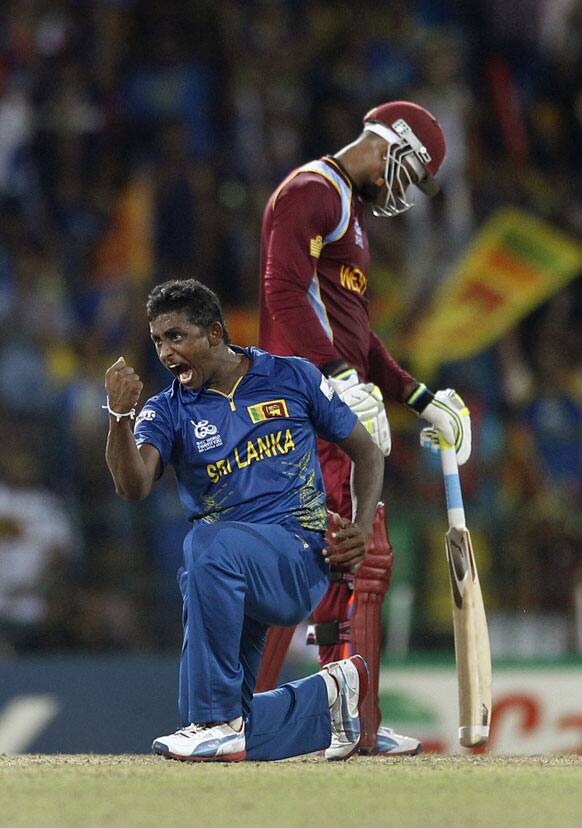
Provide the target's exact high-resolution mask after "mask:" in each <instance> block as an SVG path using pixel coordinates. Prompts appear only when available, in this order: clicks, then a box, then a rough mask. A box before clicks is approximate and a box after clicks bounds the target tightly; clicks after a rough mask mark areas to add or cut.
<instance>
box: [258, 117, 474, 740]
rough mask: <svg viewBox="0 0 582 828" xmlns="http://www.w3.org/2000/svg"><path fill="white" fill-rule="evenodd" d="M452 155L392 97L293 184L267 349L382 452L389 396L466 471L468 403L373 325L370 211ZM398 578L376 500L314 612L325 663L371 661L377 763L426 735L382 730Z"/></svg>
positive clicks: (270, 223)
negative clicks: (434, 433) (325, 389)
mask: <svg viewBox="0 0 582 828" xmlns="http://www.w3.org/2000/svg"><path fill="white" fill-rule="evenodd" d="M444 155H445V139H444V135H443V132H442V129H441V127H440V125H439V124H438V122H437V120H436V119H435V118H434V117H433V116H432V115H431V114H430V112H427V110H426V109H423V108H422V107H420V106H417V105H416V104H414V103H410V102H406V101H393V102H389V103H384V104H382V105H380V106H377V107H375V108H374V109H372V110H370V112H368V113H367V115H365V117H364V126H363V131H362V133H361V134H360V135H359V136H358V137H357V138H356V139H355V140H354V141H353V142H352V143H350V144H348V145H347V146H345V147H344V148H343V149H341V150H340V151H339V152H337V153H336V154H335V155H330V156H325V157H323V158H321V159H319V160H317V161H311V162H309V163H307V164H305V165H303V166H302V167H299V168H298V169H296V170H293V171H292V172H291V173H290V174H289V175H288V176H287V178H286V179H285V180H284V181H283V182H282V183H281V184H280V185H279V187H278V188H277V189H276V190H275V192H274V193H273V195H272V196H271V198H270V199H269V201H268V203H267V207H266V209H265V213H264V217H263V227H262V236H261V296H260V301H261V310H260V329H259V344H260V346H261V347H263V348H266V349H267V350H269V351H271V352H273V353H276V354H282V355H297V356H302V357H306V358H308V359H310V360H311V361H312V362H314V363H315V364H316V365H317V366H318V367H319V368H320V370H321V371H322V373H323V374H324V375H325V376H326V377H328V378H329V381H330V383H331V385H332V386H333V387H334V388H335V390H336V392H337V393H338V395H339V396H340V397H341V399H342V400H344V402H346V403H347V405H348V406H349V407H350V408H351V409H352V410H353V411H354V412H355V413H356V415H357V416H358V418H359V419H360V420H361V422H362V423H363V424H364V425H365V427H366V428H367V430H368V431H369V433H370V434H371V435H372V437H373V439H374V440H375V441H376V443H377V444H378V446H379V447H380V449H381V450H382V452H383V454H384V456H387V455H388V454H389V452H390V430H389V426H388V421H387V418H386V412H385V409H384V400H390V401H396V402H401V403H403V404H404V405H406V406H408V407H409V408H410V409H412V411H414V412H415V413H416V414H417V415H420V417H422V418H423V419H425V420H426V421H427V422H428V423H430V426H431V427H432V428H434V429H438V430H439V431H440V432H441V433H442V434H443V436H444V438H445V439H446V441H447V442H448V443H450V444H451V445H454V446H455V447H456V449H457V457H458V462H459V464H462V463H464V462H465V461H466V460H467V459H468V457H469V454H470V451H471V428H470V419H469V412H468V410H467V409H466V407H465V405H464V403H463V401H462V400H461V398H460V397H459V396H458V395H457V394H456V393H455V392H454V391H452V390H451V389H447V390H444V391H437V392H436V393H435V394H433V393H431V392H430V391H429V390H428V388H427V387H426V386H425V385H424V384H423V383H420V382H418V381H417V380H416V379H415V378H414V377H412V376H411V375H410V374H409V373H408V372H407V371H405V370H404V369H403V368H402V367H401V366H399V365H398V363H397V362H396V361H395V360H394V358H393V357H392V356H391V355H390V354H389V353H388V351H387V350H386V348H385V347H384V345H383V343H382V342H381V341H380V339H379V338H378V337H377V336H376V334H375V333H374V332H373V331H372V330H371V328H370V323H369V319H368V297H367V275H366V274H367V272H368V264H369V258H370V254H369V247H368V235H367V232H366V224H365V207H366V204H367V203H369V204H371V205H372V210H373V213H374V215H376V216H386V217H390V216H396V215H399V214H400V213H404V212H405V211H406V210H408V209H410V208H411V207H412V206H413V203H414V201H413V198H414V193H415V191H417V190H421V191H422V192H423V193H425V194H426V195H428V196H433V195H435V194H436V193H437V192H438V185H437V182H436V181H435V179H434V176H435V174H436V173H437V171H438V169H439V167H440V166H441V164H442V161H443V158H444ZM319 454H320V460H321V465H322V470H323V477H324V482H325V488H326V492H327V497H328V505H329V508H330V509H331V510H333V511H334V512H336V513H337V514H339V515H340V516H341V517H342V518H343V519H344V520H351V518H352V510H353V503H352V498H351V492H350V474H351V460H350V458H349V457H348V456H347V455H346V454H345V452H344V451H343V450H342V448H341V446H338V445H336V444H334V443H330V442H328V441H325V440H321V441H320V443H319ZM391 570H392V548H391V546H390V543H389V540H388V534H387V527H386V522H385V515H384V509H383V506H382V504H379V507H378V510H377V513H376V516H375V520H374V525H373V530H372V534H371V537H370V538H369V544H368V554H367V557H366V559H365V560H364V562H363V564H362V565H361V567H360V568H359V570H358V572H357V575H356V576H355V577H353V576H352V575H351V574H350V573H349V572H348V571H347V570H346V568H345V567H343V566H334V567H333V571H332V576H331V577H332V582H331V583H330V587H329V589H328V590H327V593H326V595H325V597H324V599H323V601H322V602H321V603H320V604H319V605H318V607H317V609H316V611H315V612H314V613H313V620H314V621H315V624H314V637H315V643H318V644H319V657H320V663H321V664H322V665H325V664H327V663H329V662H332V661H334V660H336V659H338V658H345V657H346V656H348V655H349V654H350V653H351V652H357V653H361V654H362V655H364V657H365V658H366V660H367V663H368V668H369V671H370V693H369V694H368V698H367V700H366V702H365V704H364V708H363V714H362V739H361V742H360V748H359V749H360V751H361V752H366V753H372V754H377V755H384V754H392V755H394V754H414V753H417V752H418V751H419V750H420V743H419V742H418V740H417V739H413V738H410V737H407V736H401V735H399V734H397V733H394V731H393V730H392V729H391V728H387V727H382V726H380V718H381V717H380V708H379V704H378V680H379V665H380V645H381V608H382V601H383V599H384V595H385V593H386V591H387V589H388V587H389V584H390V575H391ZM290 638H291V634H290V631H289V630H288V629H284V630H283V629H272V630H270V631H269V635H268V638H267V644H266V647H265V653H264V656H263V663H262V666H261V672H260V674H259V680H258V688H259V689H263V690H264V689H267V688H268V687H272V686H274V683H275V682H276V680H277V678H278V675H279V671H280V668H281V665H282V662H283V659H284V657H285V654H286V651H287V648H288V646H289V642H290Z"/></svg>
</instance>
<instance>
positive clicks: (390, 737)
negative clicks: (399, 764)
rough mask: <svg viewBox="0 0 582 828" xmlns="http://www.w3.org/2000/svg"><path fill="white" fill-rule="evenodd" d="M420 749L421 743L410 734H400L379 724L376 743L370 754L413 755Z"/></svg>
mask: <svg viewBox="0 0 582 828" xmlns="http://www.w3.org/2000/svg"><path fill="white" fill-rule="evenodd" d="M421 750H422V744H421V743H420V742H419V741H418V739H415V738H413V737H412V736H402V734H400V733H396V732H395V731H394V730H392V728H391V727H384V726H382V725H380V727H379V728H378V733H377V734H376V744H375V746H374V748H373V750H372V751H371V752H370V754H369V755H370V756H415V755H416V754H417V753H420V751H421Z"/></svg>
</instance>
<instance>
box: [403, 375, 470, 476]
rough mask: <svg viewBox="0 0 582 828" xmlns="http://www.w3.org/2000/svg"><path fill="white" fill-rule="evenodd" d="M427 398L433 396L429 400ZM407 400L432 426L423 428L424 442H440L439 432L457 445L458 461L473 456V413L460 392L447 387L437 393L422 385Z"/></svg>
mask: <svg viewBox="0 0 582 828" xmlns="http://www.w3.org/2000/svg"><path fill="white" fill-rule="evenodd" d="M426 400H429V401H428V404H426ZM407 403H408V405H410V406H411V407H412V408H414V409H415V411H416V412H417V414H419V415H420V416H421V417H422V418H423V419H424V420H427V422H429V423H430V424H431V426H432V428H430V429H423V432H422V434H421V437H420V442H421V445H428V444H429V443H430V442H431V441H432V442H433V444H434V445H435V446H436V445H438V442H439V441H438V435H437V434H435V432H438V433H439V434H440V435H441V436H442V438H443V440H444V441H445V443H447V444H448V445H450V446H454V447H455V450H456V452H457V463H458V465H459V466H462V465H463V463H466V462H467V460H468V459H469V457H470V456H471V417H470V414H469V409H468V408H467V406H466V405H465V403H464V402H463V400H462V399H461V397H460V396H459V395H458V394H457V392H456V391H453V389H452V388H447V389H445V390H444V391H437V392H436V394H435V395H434V396H433V395H432V394H431V393H430V391H428V389H427V388H426V386H419V387H418V388H417V389H416V391H415V392H414V393H413V394H412V395H411V397H409V399H408V400H407ZM419 403H420V405H421V406H422V407H420V406H419Z"/></svg>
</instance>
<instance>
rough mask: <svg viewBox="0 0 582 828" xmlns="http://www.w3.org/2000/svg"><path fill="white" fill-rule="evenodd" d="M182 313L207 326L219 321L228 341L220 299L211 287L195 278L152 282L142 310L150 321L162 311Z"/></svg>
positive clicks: (203, 326)
mask: <svg viewBox="0 0 582 828" xmlns="http://www.w3.org/2000/svg"><path fill="white" fill-rule="evenodd" d="M174 312H176V313H183V314H184V315H185V316H186V317H187V318H188V321H189V322H192V324H193V325H199V326H200V327H201V328H204V329H206V328H208V326H209V325H212V323H213V322H220V324H221V325H222V330H223V334H224V342H225V344H226V345H229V344H230V337H229V335H228V330H227V327H226V323H225V321H224V315H223V313H222V308H221V306H220V299H219V298H218V296H217V295H216V293H215V292H214V291H213V290H210V288H209V287H206V285H203V284H202V282H199V281H198V280H197V279H172V280H170V281H169V282H162V284H160V285H156V286H155V287H154V288H153V289H152V290H151V291H150V294H149V296H148V299H147V303H146V314H147V318H148V321H149V322H152V321H153V320H154V319H156V318H157V317H158V316H159V315H160V314H162V313H174Z"/></svg>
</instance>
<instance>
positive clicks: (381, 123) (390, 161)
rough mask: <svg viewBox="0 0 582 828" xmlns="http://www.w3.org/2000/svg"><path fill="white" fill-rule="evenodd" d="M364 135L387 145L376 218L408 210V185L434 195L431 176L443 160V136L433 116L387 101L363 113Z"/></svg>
mask: <svg viewBox="0 0 582 828" xmlns="http://www.w3.org/2000/svg"><path fill="white" fill-rule="evenodd" d="M364 131H365V132H373V133H374V134H375V135H379V136H380V137H381V138H383V139H384V140H385V141H386V142H387V143H388V145H389V149H388V152H387V155H386V168H385V175H384V178H385V181H386V189H387V191H388V192H387V196H386V201H385V203H384V206H383V207H378V206H376V207H375V209H374V212H375V214H376V215H382V216H394V215H397V214H398V213H403V212H404V211H405V210H408V209H409V208H410V207H412V204H413V202H410V201H407V199H406V190H407V188H408V186H409V185H410V184H414V185H415V186H417V187H418V188H419V189H421V190H422V191H423V192H424V193H426V195H428V196H434V195H436V194H437V193H438V191H439V186H438V184H437V182H436V181H435V179H434V176H435V175H436V173H437V171H438V169H439V167H440V166H441V164H442V162H443V159H444V157H445V136H444V134H443V131H442V129H441V127H440V124H439V122H438V121H437V120H436V118H435V117H434V115H431V113H430V112H428V110H426V109H423V108H422V106H418V104H414V103H410V102H409V101H390V102H389V103H385V104H380V106H375V107H374V108H373V109H371V110H370V111H369V112H368V113H366V115H365V116H364ZM404 162H406V165H405V163H404ZM409 168H412V170H413V171H414V178H413V177H412V176H411V174H410V171H409ZM395 184H397V185H398V186H397V187H395V186H394V185H395Z"/></svg>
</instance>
